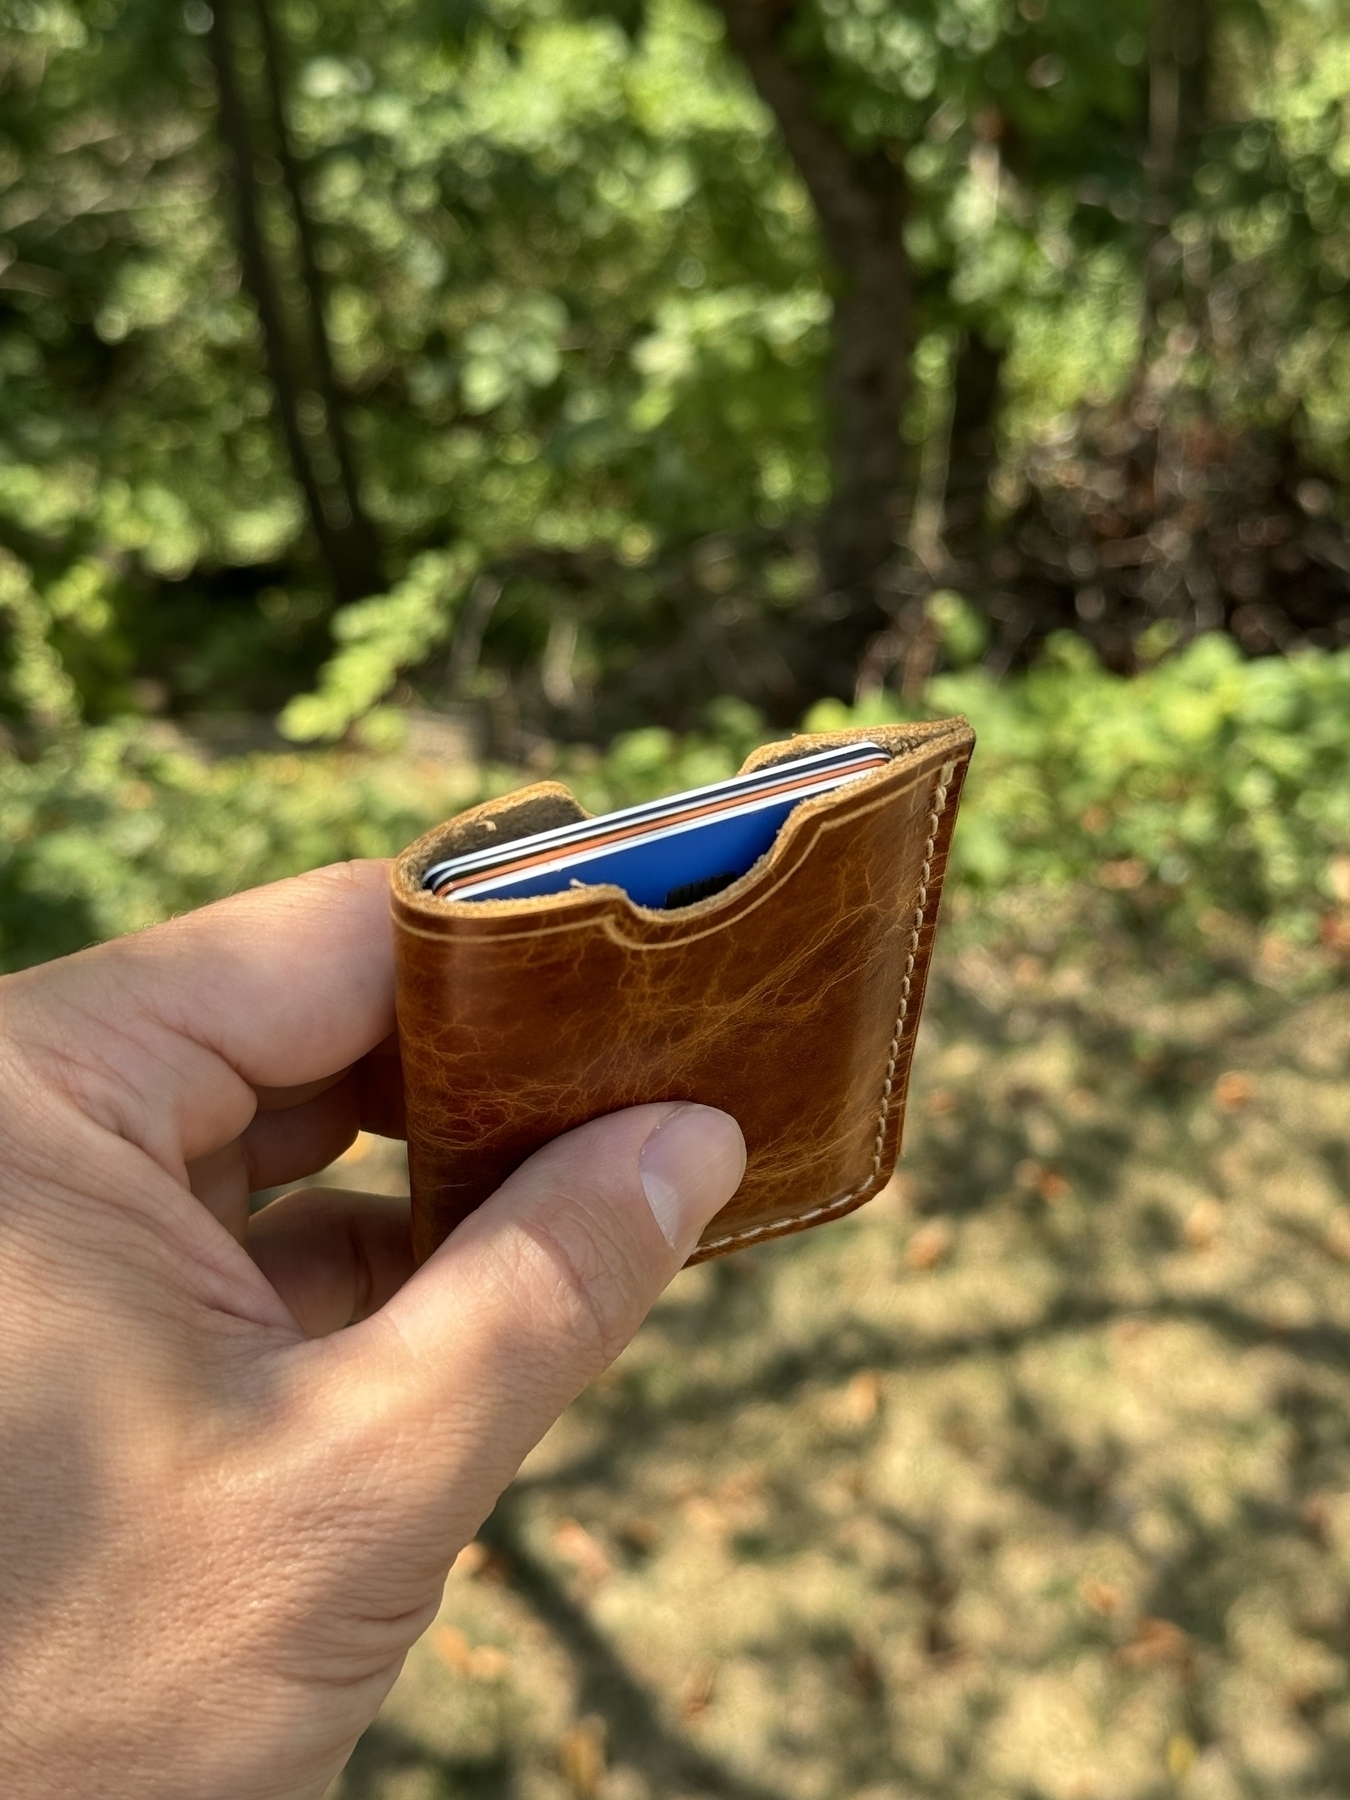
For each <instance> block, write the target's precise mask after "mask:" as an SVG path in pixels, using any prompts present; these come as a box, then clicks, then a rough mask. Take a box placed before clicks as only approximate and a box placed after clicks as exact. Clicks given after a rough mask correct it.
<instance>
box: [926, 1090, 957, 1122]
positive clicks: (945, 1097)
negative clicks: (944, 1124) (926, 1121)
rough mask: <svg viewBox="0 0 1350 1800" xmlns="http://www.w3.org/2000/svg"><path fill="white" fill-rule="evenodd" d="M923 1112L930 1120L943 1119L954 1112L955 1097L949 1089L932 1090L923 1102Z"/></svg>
mask: <svg viewBox="0 0 1350 1800" xmlns="http://www.w3.org/2000/svg"><path fill="white" fill-rule="evenodd" d="M924 1111H925V1112H926V1113H927V1114H928V1116H929V1118H930V1119H945V1118H946V1117H947V1115H948V1113H954V1112H955V1111H956V1095H955V1094H954V1093H953V1092H952V1090H951V1089H950V1088H934V1089H933V1090H932V1091H931V1093H930V1094H929V1095H928V1098H927V1099H926V1100H925V1101H924Z"/></svg>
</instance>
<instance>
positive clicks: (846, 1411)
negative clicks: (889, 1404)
mask: <svg viewBox="0 0 1350 1800" xmlns="http://www.w3.org/2000/svg"><path fill="white" fill-rule="evenodd" d="M880 1403H881V1381H880V1378H879V1377H878V1376H877V1374H876V1373H875V1371H873V1370H872V1369H859V1371H858V1373H857V1374H856V1375H855V1376H854V1377H853V1379H852V1380H851V1381H850V1382H849V1383H848V1385H847V1387H845V1388H843V1389H842V1390H841V1391H839V1392H837V1393H834V1394H831V1395H830V1396H829V1398H828V1399H827V1400H826V1402H825V1409H824V1410H825V1417H826V1421H827V1422H828V1423H829V1424H831V1425H834V1426H838V1427H840V1428H842V1429H844V1430H849V1429H857V1428H858V1427H860V1426H863V1425H870V1424H871V1423H872V1420H873V1419H874V1418H875V1417H876V1416H877V1408H878V1406H879V1405H880Z"/></svg>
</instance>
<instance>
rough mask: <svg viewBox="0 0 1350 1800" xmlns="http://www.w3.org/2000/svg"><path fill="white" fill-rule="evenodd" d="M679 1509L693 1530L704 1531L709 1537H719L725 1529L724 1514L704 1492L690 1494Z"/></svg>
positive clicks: (725, 1517) (725, 1519)
mask: <svg viewBox="0 0 1350 1800" xmlns="http://www.w3.org/2000/svg"><path fill="white" fill-rule="evenodd" d="M680 1511H681V1512H682V1513H683V1514H684V1517H685V1519H686V1520H687V1522H688V1523H689V1524H690V1525H692V1526H693V1527H694V1530H695V1531H706V1532H707V1533H708V1535H709V1536H710V1537H720V1536H721V1535H722V1533H723V1532H725V1530H726V1529H727V1516H726V1514H725V1513H724V1512H723V1511H722V1509H721V1507H720V1506H717V1505H715V1504H714V1502H713V1501H711V1500H710V1499H709V1498H708V1496H707V1495H706V1494H690V1495H689V1497H688V1499H687V1500H686V1501H685V1502H684V1504H683V1505H682V1506H681V1508H680Z"/></svg>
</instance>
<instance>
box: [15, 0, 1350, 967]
mask: <svg viewBox="0 0 1350 1800" xmlns="http://www.w3.org/2000/svg"><path fill="white" fill-rule="evenodd" d="M5 11H6V25H5V31H4V38H3V46H2V47H0V57H3V81H2V83H0V184H2V186H0V383H2V384H3V385H2V387H0V395H2V396H3V399H2V401H0V616H2V617H3V621H4V630H3V634H2V636H0V717H2V718H3V722H4V725H5V728H6V731H7V734H8V736H7V741H6V749H5V761H4V767H3V779H2V780H0V805H2V806H3V807H4V808H5V817H4V824H5V836H6V848H5V854H4V859H3V872H2V873H0V918H2V919H3V925H4V931H5V936H6V944H7V947H6V951H5V956H6V960H7V961H8V962H9V963H10V964H13V963H16V962H23V961H27V960H31V959H32V958H33V957H35V956H41V955H44V954H51V953H53V952H54V951H57V950H62V949H66V948H71V947H74V946H75V945H76V944H78V943H80V942H84V941H88V939H89V938H91V937H96V936H100V935H106V933H107V932H108V931H111V930H116V929H124V928H126V927H128V926H132V925H135V924H138V923H141V922H143V921H144V920H145V919H148V918H151V917H155V916H158V915H160V914H162V913H163V912H165V911H169V910H173V909H174V908H176V907H179V906H181V905H184V904H190V903H192V902H193V901H196V900H200V899H203V898H207V897H209V896H210V895H211V894H212V893H214V892H218V891H220V890H221V889H222V888H225V887H228V886H231V885H235V884H237V883H238V882H239V881H241V880H249V879H261V878H264V877H266V876H268V875H271V874H275V873H280V872H284V871H285V870H287V869H290V868H294V867H300V866H303V865H304V864H305V863H307V862H312V861H315V860H322V859H323V858H324V857H326V856H329V855H335V854H340V853H344V852H346V851H349V850H353V849H357V850H360V849H367V850H375V849H378V850H389V849H392V848H396V847H397V845H398V843H399V842H400V841H402V839H403V838H405V837H406V836H407V835H409V834H410V833H411V832H412V831H414V830H415V829H417V828H419V827H420V825H421V824H423V823H424V822H425V820H426V818H427V817H428V816H434V815H435V814H436V813H437V812H438V811H443V810H444V808H445V806H446V805H448V804H451V803H452V802H457V801H460V800H462V799H464V798H465V797H470V794H469V789H472V791H473V792H478V791H481V790H482V788H483V786H484V785H485V784H486V785H488V786H491V785H493V784H494V783H495V784H497V785H500V783H501V781H502V779H505V777H503V776H502V775H501V773H500V771H501V770H503V769H507V770H516V769H519V768H520V767H521V766H529V767H533V768H535V769H537V770H550V769H555V768H562V769H563V770H564V772H566V771H568V770H570V771H572V772H573V773H574V774H575V775H577V776H579V778H581V779H583V782H584V783H586V784H588V785H587V793H588V797H589V798H591V799H592V800H593V801H594V802H595V803H597V804H603V803H604V802H605V801H606V800H610V799H614V798H622V797H623V796H624V795H625V794H628V793H632V792H638V791H649V790H650V789H651V788H652V787H653V786H661V785H663V784H666V783H670V782H672V781H674V780H675V779H676V778H677V777H678V776H679V775H680V774H681V772H683V773H685V774H688V773H689V771H690V770H691V769H692V770H693V771H694V773H695V774H700V773H701V774H710V773H716V772H718V771H719V770H721V769H722V768H724V767H732V766H734V764H735V761H736V760H737V759H738V758H739V756H740V754H742V753H743V752H744V750H745V748H746V747H747V746H748V745H749V744H750V743H753V742H754V741H756V740H757V739H758V738H761V737H763V736H766V735H773V734H774V733H781V732H782V731H783V730H785V729H790V728H792V727H793V726H794V725H796V724H798V723H800V722H801V721H802V720H803V719H805V718H806V717H807V716H808V715H811V716H812V717H813V722H817V723H818V722H821V720H822V719H825V718H827V717H828V718H830V719H834V720H836V721H838V720H839V719H841V718H842V717H844V716H845V715H844V714H843V713H842V712H841V711H840V710H839V709H840V708H841V707H842V708H853V709H855V711H854V712H853V713H850V714H849V715H848V716H857V717H859V718H865V717H870V716H873V715H874V714H876V713H877V711H878V709H879V710H880V712H882V713H885V712H888V711H889V712H892V713H894V712H902V713H903V712H906V711H910V712H912V711H915V710H918V711H924V710H928V711H931V710H933V709H934V708H940V707H955V706H963V707H964V708H965V709H966V710H968V711H970V712H971V713H972V715H973V716H974V717H975V718H976V722H977V724H980V725H982V726H983V728H984V737H985V750H984V752H983V755H982V767H983V770H984V780H983V781H982V782H981V783H977V785H976V788H975V790H974V793H973V800H974V805H973V807H972V809H971V811H972V813H974V814H975V815H977V818H976V821H975V822H972V823H970V824H969V825H968V827H967V830H966V833H965V846H964V848H963V853H962V854H963V859H964V860H963V861H962V864H961V869H962V878H963V879H970V880H975V881H983V882H985V883H986V884H991V883H992V884H997V883H999V882H1002V881H1007V880H1009V879H1012V878H1014V876H1015V875H1017V874H1018V873H1019V872H1020V873H1021V874H1025V875H1027V876H1029V877H1034V878H1041V877H1043V876H1044V874H1045V873H1046V872H1047V870H1048V869H1050V868H1051V867H1054V868H1057V869H1059V870H1060V872H1066V871H1067V872H1069V873H1074V872H1079V873H1081V872H1085V871H1087V872H1090V871H1093V870H1096V869H1098V868H1103V867H1104V868H1106V870H1107V874H1106V876H1105V877H1104V879H1105V880H1106V882H1107V884H1108V885H1112V884H1114V887H1115V889H1116V891H1120V892H1125V893H1127V894H1136V891H1138V892H1137V894H1136V897H1142V898H1144V899H1146V898H1147V893H1148V892H1150V891H1156V892H1157V893H1158V894H1159V896H1160V898H1161V900H1163V901H1165V902H1166V903H1167V905H1168V907H1170V906H1171V905H1172V903H1173V902H1174V901H1175V900H1176V899H1177V898H1178V896H1180V895H1182V894H1183V892H1190V893H1191V897H1192V898H1193V899H1195V900H1196V903H1197V904H1196V907H1193V908H1192V911H1196V910H1203V909H1204V906H1205V905H1206V904H1212V903H1214V902H1215V901H1216V894H1215V891H1214V890H1215V888H1216V887H1217V888H1218V889H1220V890H1222V893H1223V894H1226V895H1227V896H1228V898H1227V902H1226V904H1229V905H1230V906H1231V907H1234V908H1236V910H1237V911H1238V912H1239V913H1243V912H1245V913H1247V914H1251V915H1253V916H1260V917H1262V918H1275V917H1276V915H1278V916H1279V918H1282V919H1284V920H1285V923H1286V924H1287V925H1289V926H1290V927H1291V929H1293V931H1294V933H1295V935H1296V936H1298V935H1302V936H1303V937H1305V938H1306V937H1307V936H1308V935H1309V934H1316V933H1317V932H1319V931H1321V932H1322V933H1323V934H1324V935H1325V934H1326V933H1327V932H1330V933H1331V934H1332V936H1333V937H1335V935H1336V933H1337V932H1339V931H1341V930H1342V925H1341V923H1339V922H1338V921H1339V918H1340V909H1343V908H1344V906H1345V905H1346V904H1347V903H1350V865H1346V864H1345V863H1344V852H1345V850H1346V848H1347V845H1350V825H1348V824H1347V818H1348V815H1347V803H1346V802H1345V801H1343V800H1341V799H1340V798H1339V795H1338V793H1337V788H1338V782H1337V780H1336V779H1335V774H1336V772H1337V771H1341V770H1343V769H1344V767H1345V759H1346V756H1347V744H1348V743H1350V726H1347V724H1346V723H1345V719H1346V713H1345V708H1344V706H1343V704H1342V701H1343V697H1344V694H1345V683H1346V680H1347V664H1346V661H1345V653H1344V651H1343V649H1342V646H1344V645H1345V644H1346V643H1347V642H1350V535H1348V534H1347V519H1348V517H1350V510H1348V509H1347V504H1346V496H1345V488H1344V474H1345V467H1346V437H1347V433H1346V426H1347V419H1350V350H1348V349H1347V346H1350V337H1348V336H1347V334H1346V331H1345V325H1346V321H1347V309H1348V305H1350V302H1348V299H1347V294H1348V291H1350V290H1347V285H1346V284H1347V278H1350V115H1348V114H1347V110H1346V105H1345V102H1344V99H1343V94H1344V92H1345V91H1346V77H1347V75H1350V21H1347V19H1346V18H1345V17H1343V15H1342V12H1341V11H1339V10H1338V9H1337V7H1336V6H1335V5H1334V4H1328V3H1324V0H1317V3H1313V0H1269V3H1267V4H1259V3H1256V0H1180V3H1179V4H1177V5H1173V6H1167V7H1156V8H1155V7H1153V6H1151V5H1150V4H1148V0H1113V3H1112V5H1111V6H1110V7H1108V8H1105V9H1103V8H1101V7H1100V6H1097V5H1095V4H1090V3H1089V0H1054V3H1053V4H1052V3H1051V0H1016V3H1015V4H1014V3H1013V0H960V3H956V0H918V3H917V4H915V5H914V6H911V7H907V8H904V9H900V8H897V7H895V6H893V5H888V4H884V3H883V0H795V3H792V4H769V3H767V0H718V4H715V5H700V4H697V3H696V0H650V3H647V0H453V3H450V0H447V3H445V4H441V5H432V4H425V3H424V0H392V3H390V4H385V5H383V6H382V7H380V8H379V9H371V8H368V7H356V6H351V5H348V4H346V3H345V0H335V3H334V4H331V5H327V6H325V7H322V8H320V7H317V6H313V5H311V4H308V0H221V3H220V4H219V5H217V6H215V7H214V8H212V7H210V6H208V5H207V4H205V0H187V4H186V5H185V6H180V5H178V4H168V3H167V0H125V3H119V0H81V3H79V4H72V3H70V0H23V3H22V4H19V3H17V0H11V3H10V4H8V5H7V6H6V9H5ZM1225 646H1227V648H1225ZM1253 657H1256V658H1265V659H1267V662H1269V660H1270V659H1271V658H1280V659H1283V660H1281V663H1280V668H1279V670H1278V671H1276V670H1275V669H1274V668H1273V667H1268V666H1266V665H1265V664H1260V663H1252V662H1250V661H1249V660H1248V659H1250V658H1253ZM1197 658H1198V660H1197ZM1028 670H1030V671H1031V673H1030V674H1028V673H1026V671H1028ZM1131 677H1132V678H1133V685H1131V684H1130V683H1129V682H1128V681H1127V678H1131ZM934 683H936V685H934ZM1178 695H1180V698H1178ZM1169 696H1170V698H1169ZM1188 696H1189V697H1188ZM1197 696H1198V698H1197ZM821 706H824V708H825V712H824V713H820V712H819V710H817V712H816V713H815V714H814V715H812V709H813V708H815V709H819V708H820V707H821ZM859 707H861V708H862V711H861V712H858V711H856V709H857V708H859ZM869 708H870V709H871V711H870V712H869V710H868V709H869ZM1197 708H1198V710H1197ZM437 721H438V722H439V724H440V726H441V730H440V733H439V735H437V734H436V732H435V731H434V730H431V731H429V725H430V724H431V723H433V722H437ZM1103 731H1105V732H1106V734H1107V735H1106V738H1105V739H1104V740H1103V741H1102V742H1101V743H1100V744H1099V746H1098V749H1097V750H1096V751H1093V750H1091V749H1090V747H1089V746H1088V743H1087V738H1085V736H1084V734H1087V737H1091V736H1092V734H1093V733H1097V734H1100V733H1102V732H1103ZM410 732H411V733H412V736H411V738H410V737H409V733H410ZM991 734H992V735H991ZM1094 741H1095V740H1094ZM399 744H402V745H403V746H404V748H405V750H407V748H408V746H409V745H410V744H411V745H412V747H413V748H414V749H416V747H417V746H418V745H419V744H420V745H421V746H422V749H423V751H424V752H425V754H423V755H421V756H420V757H419V756H414V757H413V758H412V761H411V764H409V765H408V766H406V767H405V768H404V770H403V772H402V774H401V776H400V777H399V779H398V780H397V781H395V782H394V783H393V786H392V788H391V785H390V782H389V781H387V780H382V779H381V777H380V775H379V773H378V769H377V767H376V764H377V762H378V754H377V753H379V752H381V751H384V752H388V751H390V750H392V749H394V748H396V747H397V746H398V745H399ZM292 745H293V746H295V749H296V752H300V751H303V752H304V754H303V755H299V756H297V754H294V753H291V752H290V750H289V746H292ZM331 745H337V746H339V747H340V748H339V749H338V750H337V751H330V752H327V753H325V751H324V749H323V747H324V746H331ZM247 751H253V752H261V754H254V755H252V756H245V757H244V758H243V760H240V757H239V756H238V755H237V754H231V753H238V752H247ZM222 756H223V758H224V760H223V761H222V760H221V758H222ZM691 758H692V760H691ZM405 760H406V759H405ZM452 763H453V764H455V765H456V772H453V773H452V770H451V764H452ZM467 766H472V767H473V768H475V769H476V770H477V771H478V773H477V775H476V776H475V777H474V778H473V781H471V782H470V783H469V788H467V789H466V787H465V776H464V769H465V767H467ZM485 771H486V772H485ZM494 771H496V772H495V773H494ZM511 778H512V779H516V778H518V777H515V776H512V777H511ZM475 783H476V786H475V785H474V784H475ZM981 796H983V797H981ZM1182 797H1188V800H1189V803H1190V804H1189V810H1187V808H1186V807H1182V806H1179V805H1178V804H1177V803H1178V801H1179V799H1180V798H1182ZM1146 800H1147V801H1150V803H1154V810H1153V811H1152V812H1150V811H1149V807H1148V806H1147V805H1141V803H1142V802H1143V801H1146ZM1126 801H1128V804H1126ZM1312 815H1315V816H1312ZM980 819H982V820H983V824H981V823H979V820H980ZM1085 820H1086V825H1085V824H1084V821H1085ZM1028 857H1030V861H1028V860H1027V858H1028ZM1338 857H1340V858H1341V859H1342V860H1341V861H1339V862H1338V861H1337V858H1338ZM1197 863H1200V864H1203V865H1204V870H1203V872H1202V873H1201V874H1200V875H1198V876H1197V874H1196V870H1197ZM1112 871H1114V873H1113V872H1112ZM1338 871H1339V873H1338ZM1193 878H1194V879H1193ZM1197 880H1198V883H1199V885H1198V886H1196V885H1195V883H1196V881H1197ZM1159 884H1160V885H1159ZM1329 920H1330V923H1328V921H1329Z"/></svg>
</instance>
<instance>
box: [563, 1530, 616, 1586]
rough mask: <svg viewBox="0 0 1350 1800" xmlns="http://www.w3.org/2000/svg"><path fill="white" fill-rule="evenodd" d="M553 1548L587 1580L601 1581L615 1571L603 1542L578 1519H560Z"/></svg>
mask: <svg viewBox="0 0 1350 1800" xmlns="http://www.w3.org/2000/svg"><path fill="white" fill-rule="evenodd" d="M553 1548H554V1549H555V1550H556V1551H557V1552H558V1555H559V1556H561V1557H564V1558H565V1559H566V1560H567V1561H568V1562H570V1563H571V1564H572V1566H573V1568H575V1569H576V1571H577V1573H578V1574H579V1575H581V1576H582V1577H583V1579H584V1580H586V1581H589V1582H593V1583H599V1582H602V1581H603V1580H604V1579H605V1578H606V1576H608V1575H611V1574H613V1572H614V1565H613V1563H612V1562H611V1561H610V1560H609V1557H608V1556H607V1555H606V1554H605V1548H604V1546H603V1544H601V1542H600V1540H599V1539H598V1538H596V1537H593V1536H592V1535H591V1533H590V1532H589V1531H587V1529H586V1527H585V1526H584V1525H582V1524H580V1523H579V1522H578V1521H577V1520H576V1519H560V1520H559V1522H558V1524H557V1525H556V1526H555V1527H554V1530H553Z"/></svg>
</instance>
